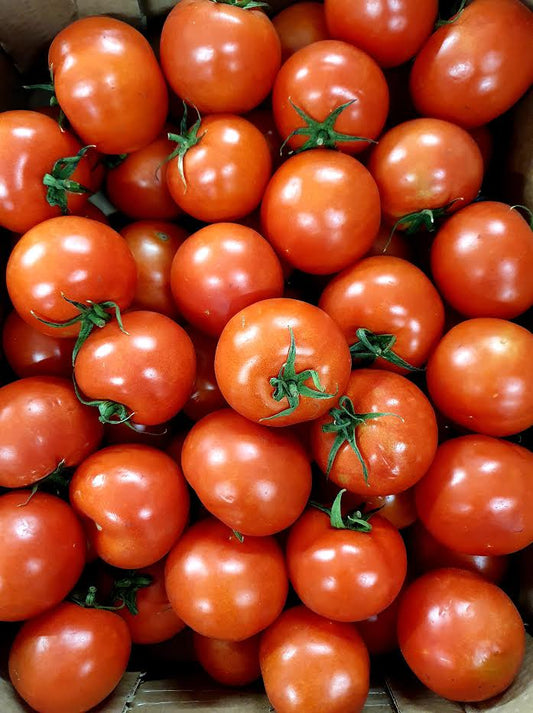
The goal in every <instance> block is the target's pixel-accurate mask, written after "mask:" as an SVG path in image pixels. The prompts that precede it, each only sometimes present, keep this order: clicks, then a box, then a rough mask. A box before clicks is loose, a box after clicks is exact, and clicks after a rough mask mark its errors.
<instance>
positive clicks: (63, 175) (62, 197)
mask: <svg viewBox="0 0 533 713" xmlns="http://www.w3.org/2000/svg"><path fill="white" fill-rule="evenodd" d="M92 148H94V146H93V145H91V146H84V147H83V148H82V149H80V150H79V151H78V153H77V154H76V155H75V156H67V157H66V158H60V159H58V160H57V161H56V162H55V163H54V166H53V168H52V173H45V174H44V176H43V184H44V185H45V186H46V187H47V188H48V190H47V191H46V201H47V203H48V205H50V206H52V207H54V206H58V207H59V209H60V210H61V213H62V214H63V215H67V213H68V196H67V194H68V193H77V194H82V193H91V191H90V189H89V188H86V187H85V186H82V185H81V183H78V182H77V181H72V180H70V177H71V176H72V174H73V173H74V171H75V170H76V169H77V167H78V164H79V162H80V161H81V159H82V158H83V157H84V156H85V154H86V153H87V151H88V150H89V149H92Z"/></svg>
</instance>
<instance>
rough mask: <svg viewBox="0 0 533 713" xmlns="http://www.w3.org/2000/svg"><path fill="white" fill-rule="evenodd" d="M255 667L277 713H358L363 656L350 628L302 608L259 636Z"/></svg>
mask: <svg viewBox="0 0 533 713" xmlns="http://www.w3.org/2000/svg"><path fill="white" fill-rule="evenodd" d="M259 662H260V664H261V674H262V676H263V682H264V684H265V689H266V693H267V696H268V698H269V700H270V702H271V703H272V706H274V707H275V709H276V711H277V713H299V712H300V711H306V713H324V711H327V712H328V713H360V711H362V709H363V706H364V704H365V701H366V698H367V696H368V688H369V680H368V679H369V661H368V652H367V650H366V647H365V645H364V643H363V640H362V638H361V636H360V634H359V633H358V631H357V629H356V628H355V626H354V625H353V624H341V623H340V622H336V621H328V620H327V619H324V618H323V617H321V616H318V615H317V614H314V613H313V612H311V611H309V609H306V608H305V607H302V606H298V607H294V608H292V609H289V610H287V611H285V612H283V614H282V615H281V616H280V617H279V619H277V620H276V621H275V622H274V623H273V624H272V626H270V627H269V628H268V629H267V631H266V632H265V633H264V634H263V636H262V638H261V647H260V650H259Z"/></svg>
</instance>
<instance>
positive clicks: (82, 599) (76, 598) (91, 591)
mask: <svg viewBox="0 0 533 713" xmlns="http://www.w3.org/2000/svg"><path fill="white" fill-rule="evenodd" d="M96 593H97V589H96V587H95V586H94V585H91V586H90V587H89V588H88V589H87V590H85V589H75V590H74V591H73V592H71V593H70V594H69V596H68V599H69V600H70V601H71V602H74V604H77V605H78V606H79V607H83V608H84V609H102V610H104V611H120V609H124V606H125V604H124V602H122V603H121V604H120V605H119V606H117V607H115V606H105V605H104V604H100V603H99V602H97V600H96Z"/></svg>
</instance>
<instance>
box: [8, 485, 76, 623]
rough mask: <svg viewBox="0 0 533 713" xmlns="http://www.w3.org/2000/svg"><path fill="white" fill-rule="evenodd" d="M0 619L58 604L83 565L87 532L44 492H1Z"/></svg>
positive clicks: (25, 616) (33, 613) (24, 615)
mask: <svg viewBox="0 0 533 713" xmlns="http://www.w3.org/2000/svg"><path fill="white" fill-rule="evenodd" d="M0 535H1V537H2V543H3V547H2V549H1V552H0V621H21V620H23V619H29V618H31V617H34V616H37V615H38V614H40V613H41V612H44V611H45V610H47V609H50V607H53V606H55V605H56V604H58V603H59V602H60V601H61V600H62V599H63V598H64V597H66V595H67V594H68V593H69V592H70V590H71V589H72V587H74V585H75V584H76V582H77V581H78V578H79V576H80V574H81V572H82V570H83V567H84V565H85V553H86V546H85V534H84V532H83V529H82V527H81V525H80V523H79V521H78V519H77V518H76V516H75V514H74V512H73V511H72V509H71V508H70V507H69V506H68V505H67V504H66V503H64V502H63V501H62V500H60V499H59V498H56V497H55V496H53V495H48V494H46V493H39V492H38V493H35V494H34V495H32V494H31V491H30V490H16V491H13V492H9V493H6V494H5V495H1V496H0Z"/></svg>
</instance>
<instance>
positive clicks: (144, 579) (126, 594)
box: [110, 569, 153, 616]
mask: <svg viewBox="0 0 533 713" xmlns="http://www.w3.org/2000/svg"><path fill="white" fill-rule="evenodd" d="M152 582H153V578H152V577H150V575H148V574H142V573H141V572H139V571H138V570H134V569H129V570H122V571H120V572H119V571H118V570H117V575H116V577H115V579H114V582H113V589H112V590H111V595H110V600H111V601H112V602H117V601H118V602H120V603H121V605H122V606H121V607H120V608H123V607H126V609H127V610H128V611H129V612H130V614H133V615H134V616H136V615H137V614H138V613H139V610H138V608H137V592H138V591H139V589H144V588H145V587H148V586H150V584H152Z"/></svg>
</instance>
